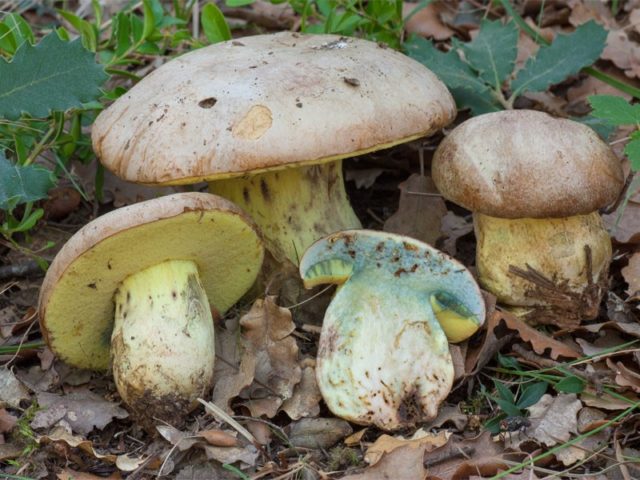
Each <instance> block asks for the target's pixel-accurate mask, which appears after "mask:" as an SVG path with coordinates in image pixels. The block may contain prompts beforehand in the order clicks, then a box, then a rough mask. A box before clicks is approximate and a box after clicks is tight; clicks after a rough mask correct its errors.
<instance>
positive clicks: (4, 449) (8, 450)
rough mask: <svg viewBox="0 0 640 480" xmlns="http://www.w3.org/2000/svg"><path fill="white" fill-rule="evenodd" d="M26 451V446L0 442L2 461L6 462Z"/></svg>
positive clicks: (0, 458)
mask: <svg viewBox="0 0 640 480" xmlns="http://www.w3.org/2000/svg"><path fill="white" fill-rule="evenodd" d="M23 452H24V447H21V446H19V445H15V444H13V443H0V462H6V461H7V460H13V459H14V458H18V457H20V456H21V455H22V453H23Z"/></svg>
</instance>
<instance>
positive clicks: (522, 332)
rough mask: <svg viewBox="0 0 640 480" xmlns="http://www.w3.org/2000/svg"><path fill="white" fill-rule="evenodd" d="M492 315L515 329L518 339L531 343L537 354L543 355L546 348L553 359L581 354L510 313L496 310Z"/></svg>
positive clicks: (511, 328) (574, 356) (577, 356)
mask: <svg viewBox="0 0 640 480" xmlns="http://www.w3.org/2000/svg"><path fill="white" fill-rule="evenodd" d="M494 315H497V316H498V317H499V319H500V320H501V321H503V322H504V323H505V325H506V326H507V328H509V329H510V330H515V331H517V332H518V334H519V337H520V339H521V340H524V341H525V342H527V343H529V344H531V347H532V348H533V350H534V351H535V352H536V353H537V354H538V355H543V354H544V352H545V350H546V349H550V351H551V352H550V355H551V358H553V359H554V360H557V359H558V357H566V358H579V357H580V356H581V355H580V352H578V351H577V350H575V349H574V348H573V347H571V346H569V345H567V344H565V343H562V342H560V341H558V340H555V339H553V338H551V337H548V336H547V335H545V334H543V333H540V332H539V331H538V330H536V329H535V328H533V327H530V326H529V325H527V324H526V323H525V322H524V321H522V320H520V319H519V318H518V317H517V316H515V315H514V314H512V313H509V312H505V311H499V310H496V311H495V312H494Z"/></svg>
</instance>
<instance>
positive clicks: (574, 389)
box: [553, 376, 584, 393]
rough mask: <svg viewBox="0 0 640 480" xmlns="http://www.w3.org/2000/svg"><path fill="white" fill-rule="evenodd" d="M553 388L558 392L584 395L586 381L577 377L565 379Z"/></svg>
mask: <svg viewBox="0 0 640 480" xmlns="http://www.w3.org/2000/svg"><path fill="white" fill-rule="evenodd" d="M553 388H555V389H556V391H557V392H564V393H582V391H583V390H584V380H582V379H581V378H578V377H575V376H570V377H565V378H563V379H562V380H560V381H559V382H558V383H556V384H555V385H554V387H553Z"/></svg>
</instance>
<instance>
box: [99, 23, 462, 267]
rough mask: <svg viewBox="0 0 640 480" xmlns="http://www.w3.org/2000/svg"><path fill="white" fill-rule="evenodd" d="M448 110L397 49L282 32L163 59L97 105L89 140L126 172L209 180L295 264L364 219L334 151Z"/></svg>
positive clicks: (421, 70)
mask: <svg viewBox="0 0 640 480" xmlns="http://www.w3.org/2000/svg"><path fill="white" fill-rule="evenodd" d="M455 114H456V109H455V103H454V101H453V98H452V97H451V95H450V93H449V92H448V90H447V89H446V87H445V86H444V84H443V83H442V82H440V80H438V78H437V77H436V76H435V75H434V74H433V73H432V72H431V71H429V70H428V69H427V68H425V67H424V66H423V65H421V64H420V63H418V62H416V61H414V60H412V59H410V58H409V57H407V56H405V55H403V54H401V53H399V52H396V51H394V50H392V49H389V48H384V47H382V46H380V45H378V44H377V43H374V42H370V41H366V40H361V39H356V38H344V37H338V36H335V35H301V34H296V33H291V32H282V33H278V34H271V35H258V36H252V37H243V38H241V39H239V40H231V41H227V42H223V43H218V44H215V45H211V46H209V47H205V48H201V49H198V50H196V51H194V52H191V53H188V54H185V55H182V56H180V57H178V58H176V59H174V60H172V61H170V62H168V63H166V64H165V65H163V66H162V67H160V68H159V69H157V70H156V71H154V72H153V73H151V74H150V75H148V76H147V77H146V78H144V79H143V80H142V81H140V82H139V83H138V84H137V85H136V86H134V87H133V88H132V89H131V90H130V91H129V92H127V93H126V94H125V95H123V96H122V97H121V98H119V99H118V100H117V101H116V102H115V103H114V104H113V105H111V106H110V107H109V108H108V109H106V110H105V111H104V112H102V113H101V114H100V116H99V117H98V119H97V120H96V122H95V124H94V127H93V132H92V138H93V146H94V149H95V151H96V152H97V154H98V156H99V158H100V160H101V161H102V163H103V164H104V165H105V166H106V167H107V168H108V169H109V170H111V171H112V172H114V173H115V174H116V175H119V176H120V177H122V178H124V179H126V180H130V181H133V182H139V183H145V184H186V183H193V182H198V181H202V180H206V181H210V182H212V181H215V182H214V183H213V184H212V187H211V188H212V191H213V192H214V193H218V194H220V195H222V196H225V197H227V198H229V199H231V200H232V201H234V202H235V203H237V204H238V205H240V206H241V207H242V208H244V209H245V210H246V211H247V212H248V213H249V214H250V215H251V216H252V217H253V218H254V219H255V221H256V222H257V223H258V225H259V226H260V228H261V230H262V231H263V233H264V235H265V238H266V241H267V244H268V248H269V249H270V250H271V252H272V253H274V255H275V256H276V257H277V258H278V259H280V260H282V259H285V258H287V259H289V260H290V261H291V262H293V263H295V264H297V263H298V259H299V257H300V256H301V255H302V252H303V251H304V250H305V249H306V247H307V246H308V245H309V244H310V243H312V242H313V241H314V240H316V239H317V238H320V237H321V236H323V235H326V234H328V233H331V232H333V231H337V230H342V229H345V228H354V227H359V225H360V223H359V221H358V219H357V217H356V216H355V214H354V213H353V211H352V210H351V207H350V206H349V203H348V199H347V197H346V193H345V191H344V184H343V178H342V169H341V163H340V160H341V159H343V158H345V157H351V156H355V155H359V154H362V153H365V152H369V151H373V150H378V149H382V148H386V147H390V146H392V145H395V144H398V143H402V142H406V141H409V140H413V139H416V138H418V137H422V136H426V135H430V134H432V133H434V132H436V131H437V130H439V129H440V128H442V127H443V126H445V125H447V124H448V123H450V122H451V121H452V120H453V118H454V117H455ZM249 173H250V174H252V175H251V176H247V174H249ZM255 174H260V175H255ZM234 177H235V178H234ZM224 179H228V180H224Z"/></svg>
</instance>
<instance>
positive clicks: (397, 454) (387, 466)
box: [342, 445, 427, 480]
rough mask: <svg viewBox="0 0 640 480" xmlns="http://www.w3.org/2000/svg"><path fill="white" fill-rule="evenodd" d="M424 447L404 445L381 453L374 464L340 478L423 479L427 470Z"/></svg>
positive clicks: (348, 479)
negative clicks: (360, 471) (378, 459)
mask: <svg viewBox="0 0 640 480" xmlns="http://www.w3.org/2000/svg"><path fill="white" fill-rule="evenodd" d="M423 458H424V447H413V446H411V445H405V446H403V447H400V448H397V449H395V450H393V451H392V452H391V453H387V454H385V455H383V457H382V459H381V460H380V461H379V462H378V463H376V464H375V465H374V466H372V467H369V468H367V469H366V470H365V471H364V472H362V473H359V474H356V475H348V476H346V477H343V478H342V480H390V479H393V480H424V479H425V478H427V471H426V470H425V468H424V465H423Z"/></svg>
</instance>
